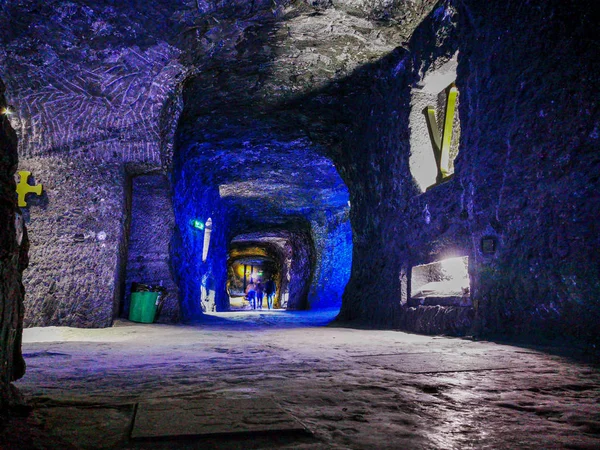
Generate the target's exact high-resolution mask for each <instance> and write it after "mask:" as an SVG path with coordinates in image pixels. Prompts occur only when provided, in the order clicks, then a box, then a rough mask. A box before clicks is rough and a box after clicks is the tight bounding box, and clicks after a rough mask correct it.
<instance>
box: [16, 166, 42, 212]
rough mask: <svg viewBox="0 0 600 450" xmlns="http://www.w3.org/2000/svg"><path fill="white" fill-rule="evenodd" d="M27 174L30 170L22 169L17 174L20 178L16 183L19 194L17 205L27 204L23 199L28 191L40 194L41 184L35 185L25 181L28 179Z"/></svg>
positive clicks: (29, 173)
mask: <svg viewBox="0 0 600 450" xmlns="http://www.w3.org/2000/svg"><path fill="white" fill-rule="evenodd" d="M29 175H31V172H27V171H26V170H23V171H21V172H19V176H20V177H21V179H20V180H19V184H18V185H17V194H19V206H20V207H23V206H27V202H26V201H25V196H26V195H27V194H29V193H34V194H36V195H42V185H41V184H38V185H37V186H31V185H30V184H29V183H27V180H28V179H29Z"/></svg>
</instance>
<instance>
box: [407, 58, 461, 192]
mask: <svg viewBox="0 0 600 450" xmlns="http://www.w3.org/2000/svg"><path fill="white" fill-rule="evenodd" d="M457 57H458V53H457V54H455V55H454V56H453V57H452V58H451V59H450V60H447V61H445V62H444V61H439V62H436V64H433V65H432V69H430V70H429V71H428V72H427V73H426V74H425V75H423V77H422V79H421V81H420V82H419V83H418V84H417V85H416V87H415V88H413V89H412V91H411V112H410V116H409V126H410V152H411V154H410V160H409V164H410V171H411V174H412V176H413V178H414V180H415V182H416V183H417V185H418V186H419V188H420V189H421V192H425V190H426V189H427V188H429V187H431V186H434V185H436V184H438V183H441V182H443V181H444V180H445V179H449V177H450V176H451V175H452V174H453V173H454V159H455V158H456V156H457V155H458V146H459V141H460V118H459V116H458V91H456V88H455V87H453V83H454V81H455V80H456V66H457Z"/></svg>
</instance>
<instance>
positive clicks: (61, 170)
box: [19, 158, 126, 327]
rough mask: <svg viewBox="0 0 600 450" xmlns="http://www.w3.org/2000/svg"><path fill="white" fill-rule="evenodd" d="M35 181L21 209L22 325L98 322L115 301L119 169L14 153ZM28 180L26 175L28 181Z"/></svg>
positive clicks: (121, 208) (121, 203) (108, 317)
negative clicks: (24, 241) (25, 251)
mask: <svg viewBox="0 0 600 450" xmlns="http://www.w3.org/2000/svg"><path fill="white" fill-rule="evenodd" d="M19 169H21V170H28V171H30V172H31V173H32V176H33V177H34V181H35V183H36V184H42V185H43V187H44V192H43V194H42V196H40V197H38V196H36V195H32V194H30V195H29V196H28V197H27V202H28V205H27V207H26V208H23V213H24V215H25V221H26V223H27V224H28V228H29V229H30V236H31V244H32V245H31V250H30V254H31V263H30V265H29V268H28V270H27V271H26V272H25V274H24V283H25V285H26V286H27V293H26V296H25V307H26V313H25V322H24V323H25V326H27V327H32V326H49V325H62V326H78V327H106V326H109V325H111V324H112V321H113V317H114V315H115V313H116V312H115V305H118V304H119V302H120V299H119V298H118V297H119V294H120V292H119V286H120V284H121V281H120V280H119V276H120V274H119V267H120V261H119V257H120V255H121V254H122V249H121V246H122V243H123V241H124V239H123V237H124V236H123V235H124V233H125V222H126V208H125V180H126V177H125V171H124V167H123V166H122V165H121V164H118V163H105V162H101V161H94V160H89V161H83V160H81V159H75V160H73V159H67V158H33V159H22V160H21V161H20V163H19ZM30 182H31V181H30Z"/></svg>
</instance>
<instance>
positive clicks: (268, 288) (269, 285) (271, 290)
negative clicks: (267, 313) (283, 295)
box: [265, 277, 277, 309]
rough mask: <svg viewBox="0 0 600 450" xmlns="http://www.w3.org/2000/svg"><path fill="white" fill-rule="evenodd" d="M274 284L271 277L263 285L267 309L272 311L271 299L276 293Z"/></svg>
mask: <svg viewBox="0 0 600 450" xmlns="http://www.w3.org/2000/svg"><path fill="white" fill-rule="evenodd" d="M276 290H277V289H276V286H275V282H274V281H273V277H270V278H269V279H268V280H267V282H266V283H265V294H267V307H268V308H269V309H273V298H274V297H275V291H276Z"/></svg>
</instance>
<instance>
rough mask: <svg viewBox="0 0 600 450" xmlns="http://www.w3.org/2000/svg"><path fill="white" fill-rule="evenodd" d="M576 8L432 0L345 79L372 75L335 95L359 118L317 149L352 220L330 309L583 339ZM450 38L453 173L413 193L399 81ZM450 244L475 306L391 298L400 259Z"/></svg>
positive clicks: (591, 292)
mask: <svg viewBox="0 0 600 450" xmlns="http://www.w3.org/2000/svg"><path fill="white" fill-rule="evenodd" d="M590 11H591V6H590V5H589V4H588V3H586V2H584V3H583V4H582V3H578V2H568V4H565V3H560V2H546V3H545V4H544V5H543V6H542V5H536V6H534V5H531V4H526V5H522V4H519V5H516V4H513V3H506V2H500V1H493V2H486V3H485V4H483V3H481V2H476V1H467V2H457V4H456V6H454V2H444V3H441V4H440V5H439V6H438V7H437V8H436V9H434V11H433V12H432V13H431V14H430V16H429V17H428V18H427V19H426V20H425V21H424V22H423V23H422V24H421V25H420V26H419V27H418V29H417V30H416V32H415V34H414V35H413V37H412V38H411V40H410V42H409V43H408V45H407V50H400V51H399V52H398V53H397V54H396V55H390V57H389V58H387V59H382V60H380V61H378V62H377V63H376V64H373V65H372V66H369V67H364V68H363V70H362V71H357V72H356V73H355V74H354V75H353V76H352V77H351V78H350V79H349V80H347V81H346V82H345V84H346V85H350V84H352V85H357V84H359V83H361V81H362V80H364V78H365V76H366V74H369V75H370V78H371V79H372V80H373V84H372V86H371V89H370V95H355V96H354V97H349V98H348V99H346V100H345V103H344V104H343V108H344V109H345V111H346V113H347V114H349V115H352V116H356V117H361V118H364V119H365V122H364V123H355V122H350V123H347V124H346V127H347V129H346V131H345V134H346V135H347V136H348V137H347V138H346V139H345V140H344V141H343V143H342V145H340V146H339V147H338V149H337V151H336V152H335V153H333V154H332V155H333V157H334V160H335V161H336V164H337V165H338V167H339V169H340V172H341V174H342V176H343V177H344V179H345V181H346V182H347V184H348V186H349V189H350V194H351V202H352V211H351V220H352V228H353V233H354V264H353V268H352V277H351V280H350V283H349V286H348V288H347V290H346V292H345V294H344V303H343V305H342V312H341V314H340V318H342V319H346V320H364V321H366V322H368V323H370V324H377V323H379V324H385V325H386V326H398V327H403V328H404V329H409V330H415V331H425V332H438V333H439V332H451V333H459V334H460V333H465V332H468V331H476V332H478V333H482V334H490V333H501V334H508V335H515V334H528V335H531V334H539V335H540V336H544V337H557V336H573V337H576V338H579V339H583V340H585V341H588V342H589V343H595V342H597V340H598V336H599V335H600V334H599V333H598V331H599V328H598V324H599V323H600V321H599V320H598V318H599V314H600V305H599V303H598V299H599V298H600V295H599V287H600V284H599V283H600V281H599V273H600V272H599V270H598V269H599V256H598V253H597V252H596V251H595V248H596V247H597V243H598V239H599V232H598V231H599V230H598V225H597V217H598V216H599V212H600V209H599V208H600V197H599V196H598V194H597V193H598V192H600V189H599V187H600V186H599V181H598V167H599V163H600V157H599V155H598V152H597V151H596V150H595V149H596V148H597V146H598V139H599V133H598V130H599V129H600V128H599V127H600V125H599V123H600V115H599V109H598V102H597V99H596V98H595V97H591V96H590V94H589V93H590V92H596V91H598V86H599V77H598V73H600V71H599V70H598V68H599V67H598V65H599V62H598V59H597V58H596V57H594V48H597V46H598V38H597V37H595V32H594V31H593V22H594V21H593V20H592V16H591V12H590ZM456 51H458V65H457V74H456V85H457V87H458V90H459V95H460V102H459V115H460V129H461V137H460V153H459V155H458V157H457V159H456V161H455V174H454V177H453V178H450V179H448V180H447V181H446V182H444V183H442V184H439V185H436V186H433V187H431V188H430V189H429V190H427V191H425V192H423V191H422V189H421V188H422V186H419V184H418V183H417V182H416V181H415V178H416V176H415V174H413V173H411V164H410V157H411V153H412V152H414V151H416V149H415V148H411V146H410V143H411V139H410V133H413V132H418V130H415V129H414V128H411V117H410V116H411V108H410V106H411V105H410V102H411V96H412V94H413V93H414V89H415V88H417V89H418V88H419V87H420V84H421V83H422V82H423V80H424V78H426V77H427V76H428V75H430V74H434V73H435V71H436V69H439V68H440V67H441V66H442V65H444V64H445V63H447V62H448V61H449V60H451V58H452V57H453V55H454V53H455V52H456ZM337 107H338V108H340V106H339V104H338V105H337ZM329 114H332V113H331V112H329ZM423 120H424V118H423ZM425 139H427V137H425ZM353 149H356V150H353ZM432 151H433V150H432ZM432 163H434V160H433V159H432ZM412 169H414V166H413V167H412ZM485 241H487V243H488V244H489V243H491V244H490V245H491V250H490V248H487V249H486V248H485V245H487V244H484V242H485ZM451 256H468V257H469V272H470V279H471V299H472V302H473V305H474V307H475V310H476V315H475V316H474V315H473V314H472V313H468V311H467V312H465V314H461V315H457V316H456V317H455V319H452V320H450V321H448V315H447V314H445V315H442V314H438V313H435V314H433V313H432V312H431V311H430V308H429V309H428V308H420V309H419V308H417V309H414V310H408V309H407V308H406V306H402V302H404V301H406V297H407V296H408V295H410V272H411V267H413V266H415V265H418V264H424V263H429V262H433V261H439V260H441V259H444V258H447V257H451ZM376 292H379V294H380V296H381V300H378V301H377V300H376V301H373V294H374V293H376ZM437 309H439V308H436V310H437ZM419 311H421V312H419ZM433 316H436V317H439V320H438V319H435V318H433ZM411 317H412V318H411ZM425 319H426V320H427V321H429V320H433V321H434V322H435V321H436V320H437V321H438V322H436V323H434V324H433V325H427V326H423V325H422V323H421V322H422V321H423V320H425ZM463 319H464V320H463ZM443 323H446V326H442V325H443ZM461 324H462V325H461ZM459 325H460V326H459ZM457 330H458V331H457Z"/></svg>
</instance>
